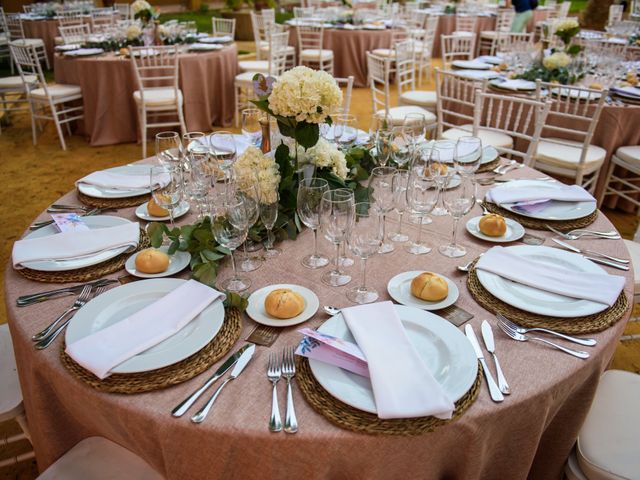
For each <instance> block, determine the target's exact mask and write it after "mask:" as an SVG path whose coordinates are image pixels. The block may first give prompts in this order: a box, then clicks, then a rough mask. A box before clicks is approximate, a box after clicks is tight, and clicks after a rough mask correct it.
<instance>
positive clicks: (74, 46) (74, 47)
mask: <svg viewBox="0 0 640 480" xmlns="http://www.w3.org/2000/svg"><path fill="white" fill-rule="evenodd" d="M81 47H82V45H80V44H76V43H74V44H67V45H57V46H56V48H55V50H56V51H58V52H70V51H72V50H78V49H79V48H81Z"/></svg>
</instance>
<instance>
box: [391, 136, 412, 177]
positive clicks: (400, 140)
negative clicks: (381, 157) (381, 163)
mask: <svg viewBox="0 0 640 480" xmlns="http://www.w3.org/2000/svg"><path fill="white" fill-rule="evenodd" d="M391 132H392V140H391V158H393V161H394V162H396V164H397V165H398V167H399V168H404V166H405V165H407V164H408V163H409V160H411V156H412V155H413V151H414V147H413V145H414V144H413V140H412V138H411V137H410V136H409V134H408V133H406V132H405V130H404V129H403V127H394V128H393V130H392V131H391Z"/></svg>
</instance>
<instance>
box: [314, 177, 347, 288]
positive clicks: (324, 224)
mask: <svg viewBox="0 0 640 480" xmlns="http://www.w3.org/2000/svg"><path fill="white" fill-rule="evenodd" d="M354 205H355V200H354V196H353V191H352V190H349V189H347V188H338V189H336V190H329V191H326V192H324V193H323V194H322V200H321V201H320V229H321V230H322V233H323V234H324V237H325V238H326V239H327V240H329V241H330V242H331V243H333V244H334V245H335V247H336V257H335V262H334V265H335V267H334V269H333V270H331V271H330V272H327V273H325V274H324V275H322V278H321V280H322V283H324V284H325V285H329V286H330V287H339V286H342V285H346V284H347V283H349V282H350V281H351V276H350V275H347V274H346V273H344V272H342V271H341V270H340V261H339V258H340V244H342V242H344V241H345V240H346V238H347V235H348V233H349V231H350V228H351V224H352V223H353V216H354Z"/></svg>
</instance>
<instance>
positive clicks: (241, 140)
mask: <svg viewBox="0 0 640 480" xmlns="http://www.w3.org/2000/svg"><path fill="white" fill-rule="evenodd" d="M212 138H213V136H212V135H207V136H206V137H204V138H201V139H198V140H197V141H198V142H200V143H202V144H204V145H206V146H208V147H210V148H212V149H213V150H214V151H215V150H221V151H228V149H229V148H230V147H231V145H230V142H227V141H225V137H216V139H215V141H214V142H212V141H211V140H212ZM233 141H234V145H235V148H236V155H237V156H240V155H242V154H243V153H244V151H245V150H246V149H247V148H249V147H251V146H253V145H252V144H251V140H249V139H248V138H247V137H245V136H244V135H238V134H235V135H233Z"/></svg>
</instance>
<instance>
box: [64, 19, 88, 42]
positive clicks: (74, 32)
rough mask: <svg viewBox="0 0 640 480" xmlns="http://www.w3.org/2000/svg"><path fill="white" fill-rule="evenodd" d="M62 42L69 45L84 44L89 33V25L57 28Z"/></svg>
mask: <svg viewBox="0 0 640 480" xmlns="http://www.w3.org/2000/svg"><path fill="white" fill-rule="evenodd" d="M58 31H59V32H60V36H61V37H62V41H63V42H64V43H65V44H66V45H69V44H71V43H80V44H82V43H84V42H85V40H86V39H87V37H88V36H89V34H90V33H91V31H90V30H89V25H87V24H86V23H83V24H82V25H68V26H66V27H58Z"/></svg>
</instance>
